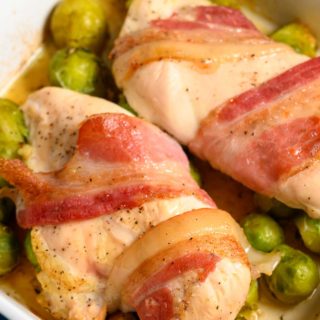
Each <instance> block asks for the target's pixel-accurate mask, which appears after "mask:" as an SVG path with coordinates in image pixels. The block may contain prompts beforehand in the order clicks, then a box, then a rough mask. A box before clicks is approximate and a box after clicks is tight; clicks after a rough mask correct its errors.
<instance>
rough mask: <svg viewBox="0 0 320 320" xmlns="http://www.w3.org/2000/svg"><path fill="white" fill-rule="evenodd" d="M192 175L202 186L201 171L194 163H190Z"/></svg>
mask: <svg viewBox="0 0 320 320" xmlns="http://www.w3.org/2000/svg"><path fill="white" fill-rule="evenodd" d="M190 174H191V176H192V178H193V179H194V180H195V181H196V183H197V184H198V185H199V186H201V184H202V179H201V175H200V172H199V170H198V169H197V168H196V167H195V166H194V164H193V163H191V162H190Z"/></svg>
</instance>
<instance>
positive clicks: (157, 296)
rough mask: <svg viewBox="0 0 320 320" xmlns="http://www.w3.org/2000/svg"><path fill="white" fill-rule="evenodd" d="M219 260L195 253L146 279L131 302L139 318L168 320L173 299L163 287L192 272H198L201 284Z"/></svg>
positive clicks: (173, 262)
mask: <svg viewBox="0 0 320 320" xmlns="http://www.w3.org/2000/svg"><path fill="white" fill-rule="evenodd" d="M219 260H220V259H219V258H218V257H216V256H215V255H213V254H210V253H208V252H207V253H205V252H197V253H192V254H188V255H185V256H183V257H179V258H177V259H175V260H173V261H171V262H170V263H168V264H167V265H166V266H165V267H164V268H162V269H161V270H160V271H159V272H158V273H156V274H154V275H153V276H151V277H150V278H149V279H147V280H146V282H145V283H144V284H143V285H142V287H141V288H140V289H139V290H138V291H137V292H136V293H135V294H134V296H133V298H132V299H133V300H132V301H133V305H134V307H135V309H136V310H137V313H138V315H139V318H140V319H141V320H151V319H159V320H170V319H171V318H172V316H173V314H174V308H173V298H172V293H171V292H170V290H169V289H168V288H166V287H165V285H166V283H167V282H169V281H170V280H172V279H174V278H176V277H178V276H181V275H182V274H184V273H186V272H188V271H192V270H199V281H200V282H203V281H205V280H206V278H207V276H208V275H209V273H210V272H212V271H213V270H214V267H215V265H216V263H217V261H219ZM159 287H160V289H158V288H159ZM154 288H156V290H154Z"/></svg>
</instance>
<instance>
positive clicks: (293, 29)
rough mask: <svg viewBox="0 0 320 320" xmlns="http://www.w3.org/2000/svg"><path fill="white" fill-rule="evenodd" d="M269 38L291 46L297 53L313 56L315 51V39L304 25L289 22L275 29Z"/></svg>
mask: <svg viewBox="0 0 320 320" xmlns="http://www.w3.org/2000/svg"><path fill="white" fill-rule="evenodd" d="M271 38H272V39H274V40H275V41H278V42H283V43H285V44H288V45H289V46H291V47H292V48H293V49H294V50H295V51H297V52H298V53H302V54H305V55H307V56H310V57H314V56H315V55H316V51H317V39H316V38H315V36H314V35H313V34H312V33H311V31H310V30H309V29H308V27H306V26H305V25H303V24H301V23H291V24H288V25H286V26H284V27H282V28H281V29H279V30H277V31H276V32H274V33H273V34H272V35H271Z"/></svg>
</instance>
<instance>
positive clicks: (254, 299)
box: [246, 280, 259, 308]
mask: <svg viewBox="0 0 320 320" xmlns="http://www.w3.org/2000/svg"><path fill="white" fill-rule="evenodd" d="M258 300H259V284H258V281H257V280H252V281H251V283H250V288H249V292H248V295H247V299H246V306H248V307H250V308H255V307H256V306H257V303H258Z"/></svg>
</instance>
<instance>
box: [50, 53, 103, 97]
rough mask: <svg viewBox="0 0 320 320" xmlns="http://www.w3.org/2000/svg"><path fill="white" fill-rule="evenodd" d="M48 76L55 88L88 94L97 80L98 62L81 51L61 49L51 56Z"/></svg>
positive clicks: (92, 56) (91, 54)
mask: <svg viewBox="0 0 320 320" xmlns="http://www.w3.org/2000/svg"><path fill="white" fill-rule="evenodd" d="M49 75H50V81H51V83H52V84H53V85H55V86H59V87H62V88H68V89H71V90H74V91H78V92H82V93H88V94H90V93H93V92H94V91H95V90H96V85H97V82H98V80H99V76H100V66H99V60H98V58H97V57H96V55H94V54H93V53H89V52H87V51H85V50H82V49H62V50H59V51H57V53H56V54H55V55H54V56H53V58H52V60H51V63H50V70H49Z"/></svg>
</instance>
